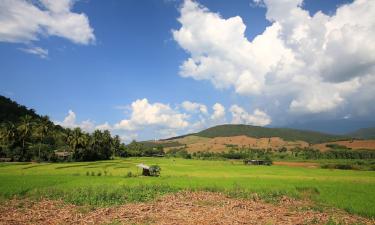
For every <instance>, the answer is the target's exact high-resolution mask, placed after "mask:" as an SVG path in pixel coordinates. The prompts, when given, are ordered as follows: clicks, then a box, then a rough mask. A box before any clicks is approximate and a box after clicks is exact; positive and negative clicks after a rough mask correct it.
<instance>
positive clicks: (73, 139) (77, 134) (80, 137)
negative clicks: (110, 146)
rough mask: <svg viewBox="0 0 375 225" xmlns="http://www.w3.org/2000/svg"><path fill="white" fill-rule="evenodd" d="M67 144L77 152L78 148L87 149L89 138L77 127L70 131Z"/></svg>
mask: <svg viewBox="0 0 375 225" xmlns="http://www.w3.org/2000/svg"><path fill="white" fill-rule="evenodd" d="M67 142H68V144H69V146H70V147H71V149H72V150H73V152H76V150H77V148H78V147H85V146H86V145H87V142H88V139H87V136H86V135H85V134H84V133H83V132H82V130H81V128H79V127H77V128H75V129H74V130H73V131H70V132H69V134H68V137H67Z"/></svg>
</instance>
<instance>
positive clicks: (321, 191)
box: [0, 157, 375, 217]
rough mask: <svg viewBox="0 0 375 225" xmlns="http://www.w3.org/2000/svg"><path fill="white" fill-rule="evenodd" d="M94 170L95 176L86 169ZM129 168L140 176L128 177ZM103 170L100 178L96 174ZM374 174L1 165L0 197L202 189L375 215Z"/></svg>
mask: <svg viewBox="0 0 375 225" xmlns="http://www.w3.org/2000/svg"><path fill="white" fill-rule="evenodd" d="M139 163H144V164H147V165H153V164H157V165H159V166H160V167H161V168H162V174H161V175H160V176H159V177H147V178H146V177H142V176H139V175H140V174H141V172H142V171H141V170H139V169H138V168H137V167H136V165H137V164H139ZM87 172H89V174H91V173H92V172H94V174H95V176H91V175H89V176H87V175H86V173H87ZM128 172H131V173H132V174H134V175H138V176H130V177H129V176H127V174H128ZM99 173H101V176H98V174H99ZM374 187H375V173H374V172H371V171H351V170H335V169H334V170H327V169H319V168H302V167H287V166H278V165H273V166H247V165H244V164H243V162H242V161H241V160H238V161H233V160H228V161H214V160H204V161H203V160H185V159H179V158H160V157H153V158H148V157H142V158H127V159H121V160H110V161H100V162H71V163H0V198H1V197H3V198H12V197H13V196H15V195H17V196H18V197H31V198H39V197H48V198H56V199H63V200H65V201H67V202H71V203H75V204H90V205H99V206H101V205H110V204H123V203H125V202H132V201H146V200H150V199H153V198H154V197H156V196H158V195H160V194H164V193H169V192H175V191H178V190H186V189H189V190H206V191H219V192H224V193H227V194H228V195H230V196H233V197H244V198H247V197H250V196H251V194H252V193H258V195H259V196H260V197H262V198H265V199H270V200H271V199H273V198H275V199H277V198H278V197H280V196H282V195H289V196H292V197H299V196H304V192H303V191H304V190H310V189H311V190H315V191H314V194H313V195H312V196H310V197H311V199H312V200H313V201H315V202H316V203H318V204H319V205H325V206H330V207H337V208H341V209H344V210H347V211H348V212H351V213H356V214H361V215H364V216H369V217H375V207H374V202H375V188H374Z"/></svg>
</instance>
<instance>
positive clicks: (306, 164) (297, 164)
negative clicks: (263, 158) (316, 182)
mask: <svg viewBox="0 0 375 225" xmlns="http://www.w3.org/2000/svg"><path fill="white" fill-rule="evenodd" d="M273 165H278V166H291V167H306V168H318V167H320V165H319V163H313V162H273Z"/></svg>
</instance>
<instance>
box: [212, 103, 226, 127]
mask: <svg viewBox="0 0 375 225" xmlns="http://www.w3.org/2000/svg"><path fill="white" fill-rule="evenodd" d="M212 109H213V113H212V115H211V120H212V121H213V122H214V123H220V122H221V123H223V122H225V107H224V106H223V105H222V104H220V103H215V104H214V105H213V106H212Z"/></svg>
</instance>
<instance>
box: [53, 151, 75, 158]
mask: <svg viewBox="0 0 375 225" xmlns="http://www.w3.org/2000/svg"><path fill="white" fill-rule="evenodd" d="M55 155H56V157H57V158H58V159H61V160H67V159H68V158H69V157H70V156H71V155H72V153H71V152H68V151H64V152H59V151H55Z"/></svg>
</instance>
